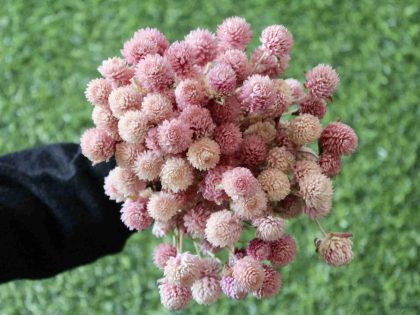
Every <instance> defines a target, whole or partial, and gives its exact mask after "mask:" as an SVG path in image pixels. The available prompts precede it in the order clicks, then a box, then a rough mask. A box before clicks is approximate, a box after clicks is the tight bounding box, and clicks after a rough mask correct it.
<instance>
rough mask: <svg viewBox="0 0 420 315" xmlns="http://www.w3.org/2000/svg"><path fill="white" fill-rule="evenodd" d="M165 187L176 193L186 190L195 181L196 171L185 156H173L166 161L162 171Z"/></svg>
mask: <svg viewBox="0 0 420 315" xmlns="http://www.w3.org/2000/svg"><path fill="white" fill-rule="evenodd" d="M160 181H161V184H162V188H163V189H168V190H170V191H172V192H174V193H177V192H179V191H183V190H186V189H187V188H188V187H190V186H191V185H192V184H193V182H194V172H193V169H192V167H191V165H190V164H189V163H188V162H187V161H186V160H185V159H183V158H180V157H171V158H168V159H167V160H166V161H165V164H163V167H162V170H161V172H160Z"/></svg>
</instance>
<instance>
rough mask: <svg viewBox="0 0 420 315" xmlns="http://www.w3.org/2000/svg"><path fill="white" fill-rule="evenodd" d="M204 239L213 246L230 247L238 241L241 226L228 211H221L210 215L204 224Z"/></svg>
mask: <svg viewBox="0 0 420 315" xmlns="http://www.w3.org/2000/svg"><path fill="white" fill-rule="evenodd" d="M205 233H206V238H207V240H208V241H209V242H210V243H211V244H212V245H214V246H220V247H225V246H230V245H233V244H234V243H235V242H236V241H238V240H239V238H240V237H241V233H242V224H241V222H240V221H239V219H238V218H236V217H235V216H234V215H233V213H232V212H231V211H229V210H221V211H217V212H214V213H213V214H211V215H210V217H209V219H208V220H207V224H206V229H205Z"/></svg>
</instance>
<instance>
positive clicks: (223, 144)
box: [214, 123, 242, 155]
mask: <svg viewBox="0 0 420 315" xmlns="http://www.w3.org/2000/svg"><path fill="white" fill-rule="evenodd" d="M214 140H216V142H217V143H218V144H219V146H220V152H221V153H222V154H228V155H229V154H233V153H235V152H236V151H238V150H239V148H240V147H241V143H242V132H241V129H239V127H237V126H236V125H235V124H233V123H225V124H222V125H219V126H218V127H217V128H216V130H215V133H214Z"/></svg>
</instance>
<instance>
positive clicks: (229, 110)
mask: <svg viewBox="0 0 420 315" xmlns="http://www.w3.org/2000/svg"><path fill="white" fill-rule="evenodd" d="M224 100H225V101H224V104H219V103H217V102H215V101H210V104H209V105H208V106H207V108H208V109H209V111H210V114H211V117H212V118H213V121H214V122H215V123H216V124H218V125H221V124H223V123H229V122H232V123H234V122H237V121H239V117H240V115H241V113H242V110H241V104H240V103H239V102H238V100H237V98H236V97H235V96H233V95H232V96H230V97H227V98H225V99H224Z"/></svg>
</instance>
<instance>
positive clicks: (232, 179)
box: [221, 167, 259, 200]
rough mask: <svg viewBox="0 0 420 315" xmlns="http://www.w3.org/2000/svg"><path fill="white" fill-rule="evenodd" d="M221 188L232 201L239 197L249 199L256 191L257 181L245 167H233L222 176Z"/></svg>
mask: <svg viewBox="0 0 420 315" xmlns="http://www.w3.org/2000/svg"><path fill="white" fill-rule="evenodd" d="M221 186H222V188H223V189H224V190H225V192H226V193H227V194H228V196H229V197H230V198H232V199H233V200H235V199H238V198H239V197H251V196H253V195H255V194H256V193H257V191H258V188H259V185H258V180H257V179H256V178H255V177H254V175H253V174H252V172H251V171H250V170H249V169H247V168H245V167H235V168H233V169H231V170H227V171H226V172H224V173H223V175H222V181H221Z"/></svg>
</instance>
